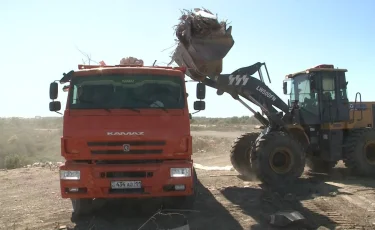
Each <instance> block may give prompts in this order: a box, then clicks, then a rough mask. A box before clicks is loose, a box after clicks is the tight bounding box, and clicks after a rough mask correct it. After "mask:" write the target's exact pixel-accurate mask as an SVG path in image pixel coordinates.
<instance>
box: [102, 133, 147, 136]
mask: <svg viewBox="0 0 375 230" xmlns="http://www.w3.org/2000/svg"><path fill="white" fill-rule="evenodd" d="M144 134H145V133H144V132H107V136H142V135H144Z"/></svg>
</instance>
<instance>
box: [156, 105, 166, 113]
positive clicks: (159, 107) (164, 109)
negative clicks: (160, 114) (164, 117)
mask: <svg viewBox="0 0 375 230" xmlns="http://www.w3.org/2000/svg"><path fill="white" fill-rule="evenodd" d="M153 105H156V107H153V108H158V109H162V110H163V111H165V112H166V113H168V110H167V109H166V108H165V107H164V106H160V105H158V104H155V103H153Z"/></svg>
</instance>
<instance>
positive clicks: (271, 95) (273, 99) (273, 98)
mask: <svg viewBox="0 0 375 230" xmlns="http://www.w3.org/2000/svg"><path fill="white" fill-rule="evenodd" d="M256 90H258V91H259V92H261V94H263V95H264V96H266V97H268V98H269V99H271V100H272V101H276V97H275V96H274V95H273V94H272V93H270V92H268V91H267V90H265V89H263V88H262V87H260V86H257V88H256Z"/></svg>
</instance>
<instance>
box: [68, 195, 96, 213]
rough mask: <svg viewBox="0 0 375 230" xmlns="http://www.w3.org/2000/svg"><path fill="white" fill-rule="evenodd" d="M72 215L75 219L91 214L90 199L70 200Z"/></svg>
mask: <svg viewBox="0 0 375 230" xmlns="http://www.w3.org/2000/svg"><path fill="white" fill-rule="evenodd" d="M71 201H72V207H73V215H74V216H76V217H80V216H84V215H89V214H91V212H92V210H93V209H92V201H93V200H92V199H71Z"/></svg>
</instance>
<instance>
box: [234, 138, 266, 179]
mask: <svg viewBox="0 0 375 230" xmlns="http://www.w3.org/2000/svg"><path fill="white" fill-rule="evenodd" d="M258 136H259V133H245V134H243V135H241V136H240V137H239V138H237V139H236V140H235V141H234V143H233V145H232V148H231V150H230V161H231V163H232V165H233V168H234V169H235V170H237V172H239V173H240V174H242V175H244V176H250V175H251V173H252V172H253V170H252V168H251V163H250V155H251V150H252V148H253V147H254V144H255V141H256V139H257V138H258Z"/></svg>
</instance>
